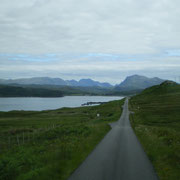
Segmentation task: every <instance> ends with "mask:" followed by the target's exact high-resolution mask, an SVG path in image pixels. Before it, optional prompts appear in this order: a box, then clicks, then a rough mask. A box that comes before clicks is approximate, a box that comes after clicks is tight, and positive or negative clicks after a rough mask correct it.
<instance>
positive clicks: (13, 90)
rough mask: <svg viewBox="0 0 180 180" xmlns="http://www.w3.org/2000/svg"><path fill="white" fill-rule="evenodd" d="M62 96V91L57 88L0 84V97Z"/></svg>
mask: <svg viewBox="0 0 180 180" xmlns="http://www.w3.org/2000/svg"><path fill="white" fill-rule="evenodd" d="M62 96H63V93H62V92H61V91H57V90H50V89H44V88H24V87H14V86H8V85H0V97H62Z"/></svg>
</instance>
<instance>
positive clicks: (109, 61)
mask: <svg viewBox="0 0 180 180" xmlns="http://www.w3.org/2000/svg"><path fill="white" fill-rule="evenodd" d="M179 22H180V1H179V0H159V1H157V0H151V1H149V0H13V1H12V0H0V44H1V46H0V78H4V79H9V78H11V79H16V78H28V77H45V76H46V77H47V76H49V77H59V78H63V79H76V80H79V79H81V78H92V79H94V80H99V81H101V82H103V81H107V82H110V83H112V84H116V83H120V82H121V81H122V80H124V79H125V77H126V76H130V75H133V74H139V75H144V76H148V77H155V76H157V77H160V78H163V79H171V80H176V81H179V82H180V23H179Z"/></svg>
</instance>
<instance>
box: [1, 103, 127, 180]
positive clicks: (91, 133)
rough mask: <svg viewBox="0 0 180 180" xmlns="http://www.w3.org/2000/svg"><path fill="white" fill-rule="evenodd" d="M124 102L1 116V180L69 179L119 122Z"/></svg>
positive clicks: (18, 112) (12, 112)
mask: <svg viewBox="0 0 180 180" xmlns="http://www.w3.org/2000/svg"><path fill="white" fill-rule="evenodd" d="M123 102H124V100H121V101H113V102H109V103H107V104H103V105H100V106H92V107H81V108H62V109H57V110H51V111H40V112H37V111H11V112H0V179H3V180H11V179H13V180H14V179H17V180H30V179H33V180H36V179H37V180H39V179H48V180H49V179H59V180H64V179H67V178H68V177H69V175H70V174H71V173H72V172H73V171H74V170H75V169H76V168H77V167H78V165H79V164H80V163H81V162H82V161H83V160H84V159H85V158H86V157H87V155H88V154H89V153H90V152H91V151H92V150H93V149H94V147H95V146H96V145H97V144H98V142H99V141H100V140H101V139H102V138H103V137H104V136H105V134H106V133H107V132H108V131H109V130H110V127H109V125H108V123H109V122H112V121H116V120H118V119H119V117H120V115H121V111H122V109H121V106H122V104H123ZM97 113H99V114H100V117H97Z"/></svg>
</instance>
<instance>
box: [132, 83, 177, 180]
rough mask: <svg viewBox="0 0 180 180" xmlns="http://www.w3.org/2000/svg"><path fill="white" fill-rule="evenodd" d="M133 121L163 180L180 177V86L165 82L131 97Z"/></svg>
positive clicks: (175, 179)
mask: <svg viewBox="0 0 180 180" xmlns="http://www.w3.org/2000/svg"><path fill="white" fill-rule="evenodd" d="M130 109H131V110H132V111H134V114H132V115H131V117H130V119H131V124H132V126H133V129H134V131H135V133H136V135H137V136H138V139H139V140H140V142H141V144H142V145H143V147H144V150H145V152H146V153H147V155H148V157H149V159H150V160H151V162H152V163H153V165H154V167H155V169H156V172H157V174H158V176H159V178H160V179H161V180H178V179H179V178H180V153H179V152H180V86H179V85H177V84H166V83H164V84H162V85H160V86H154V87H152V88H150V89H147V90H145V91H144V92H143V93H141V94H140V95H137V96H135V97H132V98H131V100H130Z"/></svg>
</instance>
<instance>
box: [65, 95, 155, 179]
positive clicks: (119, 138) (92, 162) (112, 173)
mask: <svg viewBox="0 0 180 180" xmlns="http://www.w3.org/2000/svg"><path fill="white" fill-rule="evenodd" d="M111 126H112V129H111V131H110V132H109V133H108V134H107V135H106V136H105V137H104V139H103V140H102V141H101V142H100V143H99V144H98V145H97V146H96V148H95V149H94V150H93V152H92V153H91V154H90V155H89V156H88V157H87V158H86V159H85V161H84V162H83V163H82V164H81V165H80V166H79V167H78V168H77V169H76V170H75V171H74V173H73V174H72V175H71V176H70V177H69V179H68V180H156V179H158V178H157V176H156V173H155V172H154V169H153V166H152V165H151V163H150V161H149V159H148V158H147V156H146V154H145V152H144V150H143V149H142V147H141V145H140V143H139V141H138V139H137V137H136V136H135V134H134V132H133V130H132V128H131V125H130V122H129V110H128V99H126V101H125V104H124V106H123V112H122V115H121V118H120V119H119V120H118V121H117V122H116V123H114V124H112V125H111Z"/></svg>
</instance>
